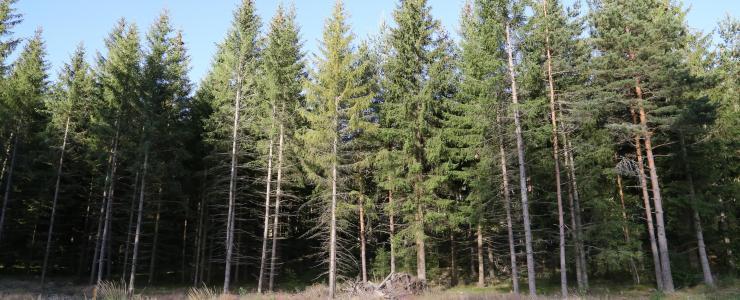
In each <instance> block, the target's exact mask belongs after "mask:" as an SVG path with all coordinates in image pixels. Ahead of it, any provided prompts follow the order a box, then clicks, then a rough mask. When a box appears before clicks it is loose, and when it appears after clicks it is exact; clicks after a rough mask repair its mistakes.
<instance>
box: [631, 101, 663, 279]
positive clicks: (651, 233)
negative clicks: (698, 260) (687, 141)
mask: <svg viewBox="0 0 740 300" xmlns="http://www.w3.org/2000/svg"><path fill="white" fill-rule="evenodd" d="M630 112H631V113H632V122H633V123H635V124H637V114H636V112H635V110H634V109H631V110H630ZM635 155H636V156H637V171H638V174H637V175H638V178H639V180H640V189H641V190H642V201H643V206H645V220H646V222H647V227H648V237H649V239H650V251H651V252H652V254H653V268H654V270H655V284H656V286H657V287H658V290H661V291H662V290H663V271H662V266H661V263H660V253H659V252H658V244H657V242H656V238H655V228H654V226H653V210H652V208H651V205H650V195H649V194H648V193H649V192H648V185H647V178H646V177H645V163H644V162H643V159H642V145H641V142H640V135H639V134H638V135H635Z"/></svg>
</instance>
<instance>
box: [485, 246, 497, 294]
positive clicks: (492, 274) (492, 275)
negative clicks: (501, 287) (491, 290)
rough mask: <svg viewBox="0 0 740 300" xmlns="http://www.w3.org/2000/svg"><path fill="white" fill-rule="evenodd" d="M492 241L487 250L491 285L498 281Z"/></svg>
mask: <svg viewBox="0 0 740 300" xmlns="http://www.w3.org/2000/svg"><path fill="white" fill-rule="evenodd" d="M491 243H492V242H490V241H489V242H488V244H487V245H486V250H487V251H488V277H489V280H490V282H491V285H493V284H494V283H495V282H496V272H495V271H494V267H495V263H494V260H493V246H492V245H491Z"/></svg>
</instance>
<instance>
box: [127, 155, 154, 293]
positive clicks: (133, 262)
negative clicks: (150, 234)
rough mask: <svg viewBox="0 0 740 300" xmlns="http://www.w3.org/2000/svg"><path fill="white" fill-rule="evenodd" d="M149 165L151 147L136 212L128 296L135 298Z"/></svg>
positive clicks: (145, 157) (142, 172) (147, 156)
mask: <svg viewBox="0 0 740 300" xmlns="http://www.w3.org/2000/svg"><path fill="white" fill-rule="evenodd" d="M148 163H149V147H148V146H147V148H146V150H144V165H143V169H142V171H141V186H140V187H139V208H138V209H137V210H136V232H135V233H134V247H133V249H132V252H133V255H132V256H131V272H130V274H129V280H128V291H127V292H128V296H129V297H131V296H133V293H134V281H135V279H136V263H137V259H138V258H139V241H140V240H141V219H142V217H143V214H144V195H145V194H146V170H147V167H148Z"/></svg>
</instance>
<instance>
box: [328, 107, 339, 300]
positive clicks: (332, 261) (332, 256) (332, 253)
mask: <svg viewBox="0 0 740 300" xmlns="http://www.w3.org/2000/svg"><path fill="white" fill-rule="evenodd" d="M338 107H339V97H336V98H334V120H333V121H334V140H333V142H332V150H331V154H332V158H331V159H332V164H331V211H330V213H331V219H330V221H329V222H330V223H329V298H331V299H333V298H334V290H335V289H336V278H337V227H336V226H337V160H338V157H337V144H338V141H337V139H338V137H337V134H338V133H337V132H336V131H337V130H338V129H339V121H338V119H337V114H338V112H337V109H338Z"/></svg>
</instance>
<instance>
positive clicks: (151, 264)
mask: <svg viewBox="0 0 740 300" xmlns="http://www.w3.org/2000/svg"><path fill="white" fill-rule="evenodd" d="M161 195H162V187H160V188H159V196H158V197H157V198H159V199H157V200H158V201H157V210H156V211H155V212H154V240H152V254H151V257H150V259H149V278H148V279H147V285H152V281H154V269H155V264H156V262H157V240H159V214H160V212H161V208H162V198H161V197H162V196H161Z"/></svg>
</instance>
